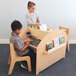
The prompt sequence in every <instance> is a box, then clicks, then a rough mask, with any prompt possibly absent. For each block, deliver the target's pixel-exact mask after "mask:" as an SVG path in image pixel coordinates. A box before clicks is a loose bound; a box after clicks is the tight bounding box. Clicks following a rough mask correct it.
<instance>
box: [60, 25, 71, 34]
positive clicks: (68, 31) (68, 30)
mask: <svg viewBox="0 0 76 76" xmlns="http://www.w3.org/2000/svg"><path fill="white" fill-rule="evenodd" d="M59 29H60V30H64V31H65V32H66V34H67V35H69V34H70V29H69V28H65V27H62V26H59Z"/></svg>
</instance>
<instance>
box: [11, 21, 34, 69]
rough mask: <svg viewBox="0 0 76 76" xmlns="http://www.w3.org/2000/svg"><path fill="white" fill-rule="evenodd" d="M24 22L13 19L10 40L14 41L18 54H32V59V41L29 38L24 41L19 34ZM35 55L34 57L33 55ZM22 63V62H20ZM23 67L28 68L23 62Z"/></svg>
mask: <svg viewBox="0 0 76 76" xmlns="http://www.w3.org/2000/svg"><path fill="white" fill-rule="evenodd" d="M21 28H22V24H21V23H20V22H19V21H16V20H15V21H13V22H12V24H11V29H12V33H11V37H10V42H11V43H13V45H14V48H15V51H16V53H17V55H19V56H30V57H31V60H32V59H33V57H34V56H33V55H34V53H33V50H32V49H31V48H30V47H29V45H30V43H29V40H25V41H23V40H22V39H21V38H20V37H19V36H18V35H19V34H20V32H21ZM32 56H33V57H32ZM20 63H21V62H20ZM21 67H22V68H26V67H25V66H24V65H23V64H22V63H21Z"/></svg>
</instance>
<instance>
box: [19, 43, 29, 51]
mask: <svg viewBox="0 0 76 76" xmlns="http://www.w3.org/2000/svg"><path fill="white" fill-rule="evenodd" d="M29 45H30V43H29V42H26V45H25V46H24V47H23V48H21V49H20V50H19V51H24V50H25V49H26V48H27V47H28V46H29Z"/></svg>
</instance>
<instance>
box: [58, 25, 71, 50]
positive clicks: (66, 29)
mask: <svg viewBox="0 0 76 76" xmlns="http://www.w3.org/2000/svg"><path fill="white" fill-rule="evenodd" d="M59 29H60V30H64V31H65V32H66V34H67V47H68V51H69V50H70V47H69V37H70V29H69V28H65V27H62V26H59Z"/></svg>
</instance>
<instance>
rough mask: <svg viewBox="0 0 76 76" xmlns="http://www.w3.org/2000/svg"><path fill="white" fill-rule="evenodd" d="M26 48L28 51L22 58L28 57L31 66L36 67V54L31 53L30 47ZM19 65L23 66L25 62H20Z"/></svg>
mask: <svg viewBox="0 0 76 76" xmlns="http://www.w3.org/2000/svg"><path fill="white" fill-rule="evenodd" d="M28 48H29V50H30V51H29V52H28V53H27V54H25V55H23V56H30V59H31V66H32V67H34V66H35V65H36V53H35V52H34V51H33V49H32V48H31V47H28ZM23 56H22V57H23ZM21 63H22V64H23V63H25V61H22V62H21Z"/></svg>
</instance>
